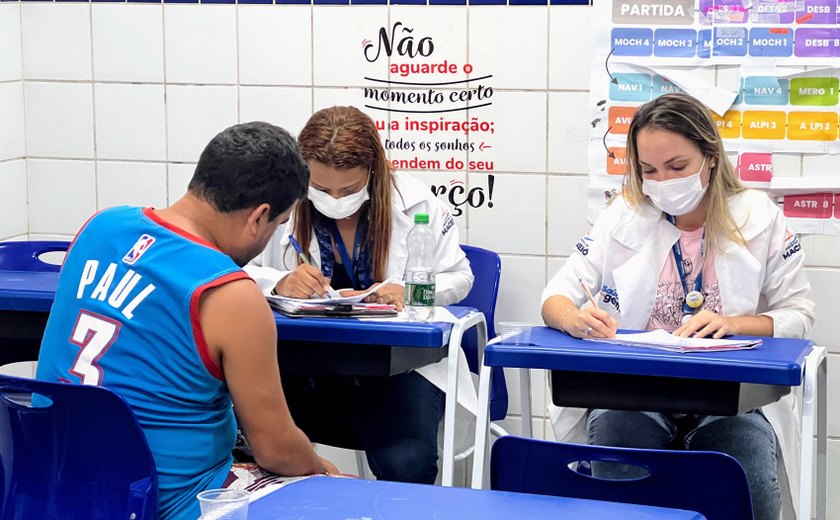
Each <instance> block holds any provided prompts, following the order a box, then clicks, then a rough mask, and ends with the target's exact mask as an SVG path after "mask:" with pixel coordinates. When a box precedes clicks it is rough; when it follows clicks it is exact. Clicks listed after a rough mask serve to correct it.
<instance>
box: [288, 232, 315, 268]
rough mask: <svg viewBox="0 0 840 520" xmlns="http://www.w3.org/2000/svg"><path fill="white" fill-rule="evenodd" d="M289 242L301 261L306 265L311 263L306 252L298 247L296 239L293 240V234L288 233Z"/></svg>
mask: <svg viewBox="0 0 840 520" xmlns="http://www.w3.org/2000/svg"><path fill="white" fill-rule="evenodd" d="M289 243H291V244H292V247H293V248H294V249H295V251H297V254H298V258H300V261H301V262H303V263H304V264H306V265H312V262H310V261H309V257H308V256H306V253H304V252H303V248H302V247H300V244H298V241H297V240H295V237H294V235H289Z"/></svg>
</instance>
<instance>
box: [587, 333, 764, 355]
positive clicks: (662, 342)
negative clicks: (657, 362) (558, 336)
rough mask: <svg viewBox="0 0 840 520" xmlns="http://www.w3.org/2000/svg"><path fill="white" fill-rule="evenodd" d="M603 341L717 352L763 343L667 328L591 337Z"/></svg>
mask: <svg viewBox="0 0 840 520" xmlns="http://www.w3.org/2000/svg"><path fill="white" fill-rule="evenodd" d="M589 341H598V342H601V343H612V344H616V345H629V346H633V347H647V348H656V349H660V350H670V351H672V352H717V351H721V350H744V349H751V348H754V347H755V346H756V345H760V344H761V340H760V339H751V340H734V339H713V338H682V337H679V336H674V335H673V334H671V333H670V332H668V331H666V330H662V329H659V330H652V331H649V332H636V333H629V334H616V335H615V338H609V339H596V338H593V339H590V340H589Z"/></svg>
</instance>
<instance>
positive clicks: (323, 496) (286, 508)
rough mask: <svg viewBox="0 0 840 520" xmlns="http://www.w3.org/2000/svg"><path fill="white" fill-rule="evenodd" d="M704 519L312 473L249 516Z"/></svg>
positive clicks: (258, 503) (317, 519)
mask: <svg viewBox="0 0 840 520" xmlns="http://www.w3.org/2000/svg"><path fill="white" fill-rule="evenodd" d="M279 518H294V519H296V520H334V519H341V518H347V519H357V520H358V519H369V520H428V519H431V518H434V519H437V520H464V519H472V518H475V519H481V520H520V519H521V520H533V519H538V518H592V519H595V518H597V519H598V520H636V519H638V520H641V519H650V520H653V519H656V520H702V519H704V518H705V517H704V516H703V515H701V514H699V513H694V512H691V511H683V510H679V509H665V508H660V507H650V506H639V505H634V504H619V503H616V502H602V501H599V500H583V499H578V498H565V497H552V496H545V495H531V494H525V493H511V492H504V491H486V490H475V489H464V488H445V487H440V486H426V485H420V484H403V483H397V482H382V481H375V480H360V479H349V478H331V477H311V478H308V479H304V480H301V481H298V482H294V483H291V484H288V485H287V486H285V487H282V488H280V489H278V490H276V491H274V492H272V493H270V494H268V495H266V496H265V497H262V498H259V499H257V500H255V501H254V502H252V503H251V504H250V506H249V508H248V519H249V520H276V519H279Z"/></svg>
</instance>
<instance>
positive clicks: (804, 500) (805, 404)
mask: <svg viewBox="0 0 840 520" xmlns="http://www.w3.org/2000/svg"><path fill="white" fill-rule="evenodd" d="M827 373H828V369H827V363H826V358H825V348H824V347H814V348H813V349H811V352H810V353H809V354H808V356H807V357H806V358H805V377H804V380H803V385H802V451H801V458H802V467H801V473H800V476H799V508H798V511H797V518H800V519H805V520H807V519H809V518H811V476H812V470H813V464H814V415H815V414H816V416H817V417H816V420H817V454H816V455H817V457H816V458H817V482H816V486H817V490H816V491H817V515H816V518H817V520H825V518H826V493H827V487H826V447H827V446H826V444H827V418H826V412H827V405H826V397H827V392H826V375H827ZM815 400H816V403H815Z"/></svg>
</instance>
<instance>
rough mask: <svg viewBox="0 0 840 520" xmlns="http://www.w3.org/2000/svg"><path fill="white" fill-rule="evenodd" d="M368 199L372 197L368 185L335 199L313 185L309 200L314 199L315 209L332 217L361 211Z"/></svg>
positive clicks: (339, 217) (345, 216) (345, 215)
mask: <svg viewBox="0 0 840 520" xmlns="http://www.w3.org/2000/svg"><path fill="white" fill-rule="evenodd" d="M368 199H370V196H369V195H368V190H367V186H365V187H364V188H362V189H361V190H360V191H357V192H356V193H352V194H350V195H347V196H346V197H341V198H340V199H334V198H332V197H330V196H329V195H328V194H327V193H325V192H323V191H320V190H316V189H315V188H313V187H312V186H310V187H309V200H311V201H312V204H313V205H314V206H315V209H317V210H318V211H320V212H321V213H322V214H323V215H324V216H327V217H329V218H331V219H341V218H347V217H349V216H350V215H352V214H353V213H355V212H357V211H359V208H361V207H362V204H364V203H365V201H366V200H368Z"/></svg>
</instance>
